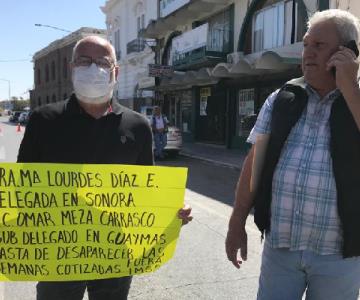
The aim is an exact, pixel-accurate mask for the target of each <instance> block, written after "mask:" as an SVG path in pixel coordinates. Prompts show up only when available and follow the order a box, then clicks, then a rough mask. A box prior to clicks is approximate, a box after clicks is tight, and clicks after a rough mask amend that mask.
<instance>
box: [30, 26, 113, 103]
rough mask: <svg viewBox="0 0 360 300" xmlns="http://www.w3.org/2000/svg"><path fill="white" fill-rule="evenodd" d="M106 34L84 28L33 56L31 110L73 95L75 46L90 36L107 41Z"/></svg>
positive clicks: (100, 30) (98, 30)
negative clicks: (72, 65) (99, 37)
mask: <svg viewBox="0 0 360 300" xmlns="http://www.w3.org/2000/svg"><path fill="white" fill-rule="evenodd" d="M105 33H106V31H105V30H103V29H96V28H88V27H83V28H80V29H79V30H77V31H74V32H72V33H71V34H69V35H67V36H65V37H64V38H62V39H59V40H56V41H54V42H52V43H51V44H49V45H48V46H47V47H45V48H43V49H41V50H40V51H38V52H36V53H35V54H34V56H33V62H34V89H33V90H31V91H30V107H31V109H34V108H36V107H38V106H41V105H45V104H49V103H53V102H57V101H61V100H64V99H66V98H68V97H69V96H70V95H71V93H72V91H73V86H72V82H71V72H70V62H71V59H72V50H73V48H74V46H75V44H76V42H77V41H79V40H80V39H82V38H84V37H86V36H89V35H98V36H101V37H103V38H106V34H105Z"/></svg>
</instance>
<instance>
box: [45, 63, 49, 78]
mask: <svg viewBox="0 0 360 300" xmlns="http://www.w3.org/2000/svg"><path fill="white" fill-rule="evenodd" d="M45 81H46V82H49V65H48V64H46V66H45Z"/></svg>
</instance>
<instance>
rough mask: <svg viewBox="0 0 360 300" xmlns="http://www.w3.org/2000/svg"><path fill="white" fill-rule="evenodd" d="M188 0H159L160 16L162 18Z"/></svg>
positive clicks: (188, 0)
mask: <svg viewBox="0 0 360 300" xmlns="http://www.w3.org/2000/svg"><path fill="white" fill-rule="evenodd" d="M189 2H190V0H160V17H161V18H164V17H166V16H168V15H170V14H171V13H172V12H174V11H175V10H178V9H179V8H180V7H182V6H184V5H186V4H188V3H189Z"/></svg>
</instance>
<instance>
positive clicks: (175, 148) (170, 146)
mask: <svg viewBox="0 0 360 300" xmlns="http://www.w3.org/2000/svg"><path fill="white" fill-rule="evenodd" d="M152 111H153V107H152V106H143V107H141V110H140V113H141V114H143V115H144V116H145V117H146V118H147V119H148V120H149V123H150V125H151V120H152ZM166 137H167V144H166V146H165V148H164V151H165V153H168V154H170V155H173V156H176V155H178V154H179V152H180V150H181V147H182V135H181V130H180V129H179V128H177V127H175V126H171V125H168V132H167V134H166ZM153 149H155V145H154V143H153Z"/></svg>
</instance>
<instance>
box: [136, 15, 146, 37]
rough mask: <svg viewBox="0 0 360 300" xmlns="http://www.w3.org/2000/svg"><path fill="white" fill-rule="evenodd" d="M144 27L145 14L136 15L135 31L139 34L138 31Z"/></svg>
mask: <svg viewBox="0 0 360 300" xmlns="http://www.w3.org/2000/svg"><path fill="white" fill-rule="evenodd" d="M144 28H145V14H142V15H140V16H138V17H137V32H138V35H139V32H140V30H141V29H144Z"/></svg>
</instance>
